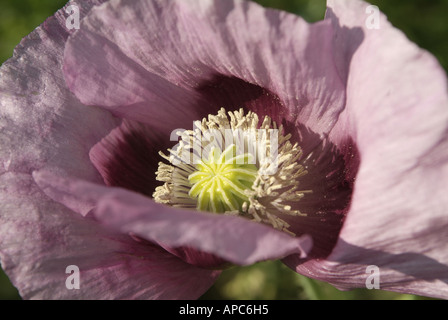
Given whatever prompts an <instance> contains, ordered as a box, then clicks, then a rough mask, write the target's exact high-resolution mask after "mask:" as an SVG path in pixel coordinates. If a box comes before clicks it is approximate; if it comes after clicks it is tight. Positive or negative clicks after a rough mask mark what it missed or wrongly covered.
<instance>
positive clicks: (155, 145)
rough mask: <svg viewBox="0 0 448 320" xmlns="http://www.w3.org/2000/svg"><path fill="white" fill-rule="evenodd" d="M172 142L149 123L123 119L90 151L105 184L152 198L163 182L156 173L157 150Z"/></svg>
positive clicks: (166, 146) (158, 159) (165, 148)
mask: <svg viewBox="0 0 448 320" xmlns="http://www.w3.org/2000/svg"><path fill="white" fill-rule="evenodd" d="M176 138H177V136H176ZM173 143H175V142H171V141H169V136H168V137H166V136H165V135H163V134H161V133H160V132H159V131H156V130H152V129H151V128H150V127H149V126H148V125H144V124H141V123H138V122H134V121H130V120H123V122H122V124H121V125H120V126H119V127H117V128H115V129H114V130H112V131H111V132H110V134H109V135H107V136H106V137H105V138H104V139H102V140H101V141H100V142H98V143H97V144H96V145H95V146H94V147H93V148H92V150H90V159H91V161H92V163H93V164H94V165H95V167H96V168H97V170H98V171H99V172H100V174H101V176H102V177H103V179H104V182H105V184H106V185H108V186H118V187H122V188H125V189H128V190H132V191H136V192H139V193H141V194H144V195H147V196H149V197H151V196H152V194H153V192H154V190H155V187H156V186H157V185H159V184H160V183H159V182H158V181H156V176H155V173H156V171H157V169H158V163H159V162H160V161H161V160H162V157H161V156H160V155H159V154H158V152H157V151H158V150H164V151H166V150H167V148H169V147H172V144H173Z"/></svg>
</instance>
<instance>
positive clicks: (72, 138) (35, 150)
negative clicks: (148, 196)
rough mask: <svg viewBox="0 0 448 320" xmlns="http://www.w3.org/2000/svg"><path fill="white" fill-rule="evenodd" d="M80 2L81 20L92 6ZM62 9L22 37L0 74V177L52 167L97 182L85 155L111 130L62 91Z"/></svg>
mask: <svg viewBox="0 0 448 320" xmlns="http://www.w3.org/2000/svg"><path fill="white" fill-rule="evenodd" d="M100 2H101V1H84V2H83V3H82V5H80V4H79V2H72V4H78V5H79V7H80V8H81V13H80V16H81V17H84V16H85V15H86V14H87V11H89V10H90V8H91V7H92V6H93V5H94V4H98V3H100ZM65 19H66V14H65V11H64V10H63V9H61V10H60V11H59V12H58V13H57V14H56V16H55V17H52V18H49V19H48V20H47V21H46V22H45V23H44V24H43V25H42V26H41V27H38V28H37V29H36V30H35V31H34V32H33V33H31V34H30V35H29V36H27V37H26V38H24V39H23V40H22V42H21V43H20V45H19V46H18V47H17V48H16V49H15V53H14V57H12V58H11V59H9V60H8V61H7V62H5V63H4V64H3V65H2V67H1V70H0V106H1V108H0V128H1V134H0V144H1V146H2V147H1V148H0V172H5V171H18V172H28V173H29V172H31V171H32V170H34V169H36V168H42V167H43V166H51V167H53V168H59V170H60V171H63V172H68V173H70V174H73V175H76V176H79V177H84V178H86V179H91V180H93V181H100V177H99V175H98V173H97V172H96V171H95V168H94V167H93V166H92V164H91V163H90V161H89V158H88V150H89V149H90V148H91V147H92V146H93V145H94V144H95V143H96V142H97V141H98V140H99V139H101V137H103V136H104V135H105V134H106V133H107V132H109V131H110V130H111V129H112V128H113V127H114V126H116V120H115V119H113V117H112V116H111V115H110V114H109V113H107V112H104V111H103V110H100V109H98V108H92V107H86V106H83V105H82V104H81V103H80V102H79V101H78V100H77V99H76V98H75V97H74V96H73V94H72V93H71V92H70V91H69V90H68V89H67V88H66V86H65V82H64V79H63V75H62V71H61V68H62V58H63V51H64V46H65V42H66V39H67V37H68V35H69V31H68V30H67V28H66V27H65Z"/></svg>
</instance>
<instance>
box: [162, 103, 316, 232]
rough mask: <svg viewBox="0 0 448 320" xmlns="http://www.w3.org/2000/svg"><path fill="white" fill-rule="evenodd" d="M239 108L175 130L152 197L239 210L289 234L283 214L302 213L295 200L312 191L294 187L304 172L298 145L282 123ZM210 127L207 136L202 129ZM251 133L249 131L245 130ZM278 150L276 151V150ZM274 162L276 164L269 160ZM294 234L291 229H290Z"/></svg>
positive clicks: (176, 204) (217, 209)
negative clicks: (175, 140) (173, 142)
mask: <svg viewBox="0 0 448 320" xmlns="http://www.w3.org/2000/svg"><path fill="white" fill-rule="evenodd" d="M258 123H259V119H258V116H257V114H255V113H253V112H248V113H247V114H246V115H244V111H243V109H240V110H239V111H234V112H229V113H228V116H227V114H226V111H225V110H224V108H222V109H221V110H220V111H219V112H218V114H217V115H209V117H208V119H207V118H204V119H202V121H196V122H194V130H190V131H182V132H177V135H178V136H179V137H180V141H179V143H178V144H177V146H176V147H175V148H173V149H168V151H169V156H167V155H165V154H164V153H162V152H160V155H161V156H162V157H163V158H164V159H166V160H167V161H168V162H170V164H165V163H163V162H160V163H159V168H158V171H157V172H156V179H157V180H158V181H162V182H164V184H163V185H162V186H159V187H157V188H156V190H155V192H154V194H153V197H154V200H155V201H156V202H159V203H164V204H168V205H171V206H174V207H180V208H190V209H196V210H200V211H210V212H215V213H223V214H232V215H239V216H242V217H246V218H249V219H251V220H254V221H257V222H261V223H265V224H268V225H271V226H273V227H274V228H276V229H279V230H282V231H285V232H288V233H290V234H293V233H292V232H291V231H290V230H289V229H288V228H289V227H290V225H289V224H288V223H287V222H286V221H285V220H284V219H283V217H285V215H289V216H297V215H305V214H304V213H302V212H300V211H299V210H297V209H293V207H294V208H296V207H297V205H296V203H297V202H298V201H300V199H302V198H303V197H304V196H305V194H306V193H308V192H311V190H299V189H298V186H299V180H300V177H302V176H303V175H305V174H306V173H307V172H306V170H305V168H304V167H303V166H302V165H301V164H300V163H299V160H300V158H301V156H302V151H301V149H300V147H299V146H298V145H297V143H296V144H294V145H292V144H291V142H290V141H289V139H290V137H291V135H290V134H288V135H286V136H285V135H283V133H282V132H283V127H282V126H280V127H279V128H277V125H276V123H275V122H273V121H272V120H271V119H270V118H269V117H267V116H266V117H265V118H264V120H263V122H262V123H261V125H260V126H259V125H258ZM210 132H213V133H214V134H213V135H211V136H212V138H210V136H209V137H208V138H206V139H204V136H205V135H206V134H207V133H210ZM247 133H250V134H247ZM275 151H277V152H275ZM274 163H275V166H273V164H274ZM293 235H294V234H293Z"/></svg>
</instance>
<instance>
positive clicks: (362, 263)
mask: <svg viewBox="0 0 448 320" xmlns="http://www.w3.org/2000/svg"><path fill="white" fill-rule="evenodd" d="M368 5H369V4H367V3H365V2H361V1H353V0H350V1H329V7H330V9H329V11H328V14H327V16H328V19H329V20H330V21H332V23H333V24H334V26H335V29H336V30H337V33H336V35H337V38H336V39H338V41H337V42H335V43H336V44H335V49H336V51H335V56H336V59H337V60H338V61H340V62H341V64H340V66H341V67H343V66H345V67H346V68H349V72H347V75H348V77H347V106H346V109H345V111H344V112H343V113H342V114H341V116H340V121H339V122H338V123H337V124H336V126H335V128H334V129H333V131H332V132H331V135H330V139H331V140H332V141H334V143H335V144H338V143H339V142H340V141H342V140H343V139H346V138H347V137H351V138H353V139H354V140H355V142H356V145H357V147H358V150H359V153H360V159H361V162H360V168H359V171H358V175H357V177H356V182H355V187H354V193H353V196H352V203H351V207H350V210H349V212H348V213H347V218H346V220H345V222H344V226H343V228H342V231H341V234H340V240H339V241H338V243H337V245H336V247H335V248H334V250H333V252H332V254H331V255H330V256H329V257H328V258H327V261H326V262H322V261H311V262H310V263H306V264H302V265H297V264H298V263H300V261H299V262H297V263H295V264H294V263H292V262H291V261H288V264H289V265H291V266H293V267H295V268H296V270H297V271H299V272H302V273H305V274H308V275H310V276H312V277H315V278H318V279H321V280H325V281H328V282H330V283H333V284H334V285H336V286H338V287H341V288H353V287H364V286H365V281H366V279H367V277H368V275H369V274H368V273H366V267H367V266H368V265H377V266H378V267H379V268H380V286H381V288H382V289H385V290H393V291H399V292H407V293H416V294H421V295H428V296H434V297H440V298H447V297H448V285H447V283H448V251H447V250H446V242H447V240H448V232H447V230H448V214H447V213H448V211H447V208H448V201H447V197H446V195H445V194H446V192H447V190H448V153H447V141H448V140H447V138H448V135H447V132H448V98H447V81H446V75H445V73H444V71H443V69H442V68H441V66H440V65H439V64H438V62H437V61H436V59H435V58H434V57H433V56H431V55H430V54H429V53H427V52H425V51H424V50H422V49H419V48H418V47H417V46H415V45H414V44H412V43H411V42H410V41H409V40H408V39H406V37H405V36H404V34H403V33H402V32H400V31H398V30H397V29H394V28H393V27H392V26H391V25H390V23H389V22H388V21H387V20H386V17H385V16H384V15H381V17H380V19H381V20H380V29H368V28H366V24H365V22H366V18H367V16H368V15H367V14H366V8H367V6H368ZM359 32H362V35H363V42H362V45H361V46H359V48H357V49H356V50H354V51H353V50H352V49H353V46H355V47H356V46H358V44H354V43H353V41H354V42H357V41H358V40H359V38H358V39H357V37H352V35H354V34H359ZM346 52H354V54H353V57H352V58H351V61H344V57H345V53H346Z"/></svg>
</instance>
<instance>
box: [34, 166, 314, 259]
mask: <svg viewBox="0 0 448 320" xmlns="http://www.w3.org/2000/svg"><path fill="white" fill-rule="evenodd" d="M34 177H35V180H36V182H37V184H38V185H39V186H40V187H41V188H42V190H43V191H44V192H45V193H46V194H47V195H49V196H50V197H51V198H53V199H54V200H55V201H60V202H62V203H64V196H65V195H66V194H70V195H71V196H74V197H78V199H79V201H80V202H84V203H92V204H94V207H92V209H93V210H92V213H93V215H94V216H95V217H96V219H98V220H99V221H100V222H101V223H103V224H105V225H107V226H109V227H111V228H114V229H116V230H119V231H121V232H122V233H132V234H135V235H137V236H139V237H141V238H143V239H146V240H148V241H153V242H156V243H159V244H161V245H163V246H167V247H171V248H176V247H188V248H193V249H196V250H199V251H203V252H205V253H210V254H213V255H215V256H217V257H221V258H223V259H225V260H227V261H229V262H231V263H235V264H240V265H246V264H252V263H255V262H258V261H263V260H269V259H278V258H283V257H286V256H288V255H298V257H299V258H304V257H305V256H306V254H307V252H308V251H309V250H310V249H311V239H310V238H309V237H308V236H302V237H300V238H294V237H291V236H289V235H287V234H285V233H283V232H280V231H277V230H275V229H273V228H271V227H268V226H265V225H263V224H260V223H256V222H252V221H249V220H246V219H243V218H240V217H235V216H225V215H216V214H211V213H203V212H197V211H193V210H181V209H176V208H172V207H169V206H165V205H161V204H157V203H155V202H154V201H153V200H152V199H150V198H148V197H145V196H142V195H140V194H137V193H134V192H130V191H127V190H125V189H120V188H111V187H104V186H101V185H96V184H92V183H88V182H85V181H80V180H75V179H71V178H63V177H58V176H55V175H54V174H51V173H50V172H47V171H41V172H36V173H35V174H34Z"/></svg>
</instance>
